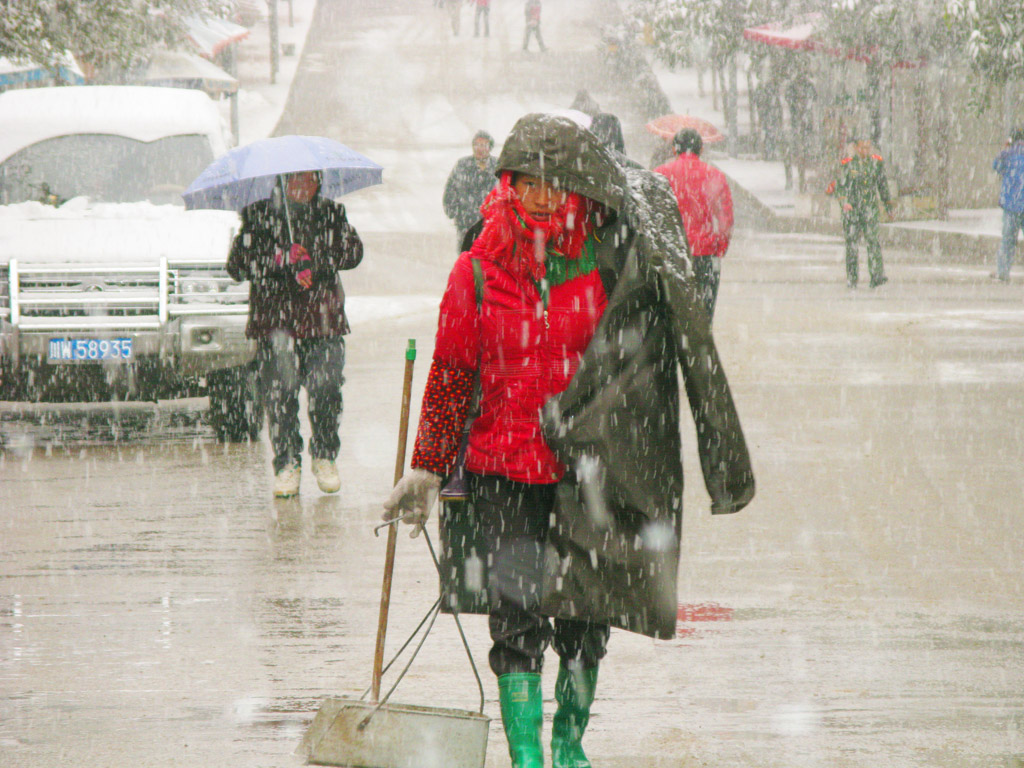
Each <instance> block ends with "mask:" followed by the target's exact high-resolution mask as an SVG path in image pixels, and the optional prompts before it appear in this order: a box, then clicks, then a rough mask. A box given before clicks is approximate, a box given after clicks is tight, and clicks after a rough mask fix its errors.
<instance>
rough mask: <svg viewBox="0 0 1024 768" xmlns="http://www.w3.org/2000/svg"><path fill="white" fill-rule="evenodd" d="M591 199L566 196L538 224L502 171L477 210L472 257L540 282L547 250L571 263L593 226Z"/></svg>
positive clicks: (509, 173) (508, 172)
mask: <svg viewBox="0 0 1024 768" xmlns="http://www.w3.org/2000/svg"><path fill="white" fill-rule="evenodd" d="M594 207H595V203H593V202H592V201H591V200H590V199H589V198H586V197H584V196H583V195H580V194H578V193H576V192H568V193H567V194H566V200H565V202H564V203H563V204H562V205H561V206H560V207H559V208H558V210H556V211H555V212H554V213H553V214H551V218H550V219H549V220H548V221H537V220H536V219H534V218H533V217H531V216H530V215H529V214H528V213H527V212H526V209H525V208H524V207H523V203H522V201H521V200H520V199H519V195H518V194H517V193H516V190H515V188H514V187H513V186H512V172H511V171H503V172H502V174H501V179H500V180H499V182H498V184H497V186H495V187H494V189H493V190H491V192H490V194H488V195H487V198H486V199H485V200H484V204H483V205H482V206H480V213H481V214H483V217H484V229H483V231H482V232H481V233H480V236H479V237H478V238H477V239H476V240H475V241H474V243H473V247H472V249H471V253H472V254H473V256H474V257H481V256H482V257H486V258H488V259H490V260H491V261H493V262H495V263H496V264H499V265H500V266H502V267H504V268H505V269H507V270H509V271H510V272H512V273H513V274H515V275H519V276H523V277H529V278H531V279H533V280H540V279H542V278H543V277H544V273H545V269H546V268H545V265H544V261H545V259H546V257H547V251H548V249H553V250H554V251H555V252H557V253H560V254H562V255H563V256H565V257H567V258H570V259H575V258H577V257H578V256H579V255H580V251H581V249H582V248H583V243H584V242H585V241H586V239H587V236H588V235H589V234H590V231H591V229H592V228H593V223H592V221H591V218H592V217H591V213H592V211H593V209H594Z"/></svg>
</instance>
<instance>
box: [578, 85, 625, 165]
mask: <svg viewBox="0 0 1024 768" xmlns="http://www.w3.org/2000/svg"><path fill="white" fill-rule="evenodd" d="M569 108H570V109H575V110H578V111H580V112H582V113H583V114H585V115H589V116H590V118H591V121H592V122H591V124H590V132H591V133H592V134H594V135H595V136H597V138H598V139H600V140H601V143H602V144H604V145H605V146H606V147H608V149H614V150H615V151H616V152H620V153H622V154H626V142H625V140H624V139H623V138H622V123H621V122H619V118H617V117H616V116H615V115H613V114H612V113H611V112H602V111H601V107H600V106H599V105H598V103H597V102H596V101H595V100H594V97H593V96H591V95H590V93H588V92H587V89H586V88H580V89H579V90H578V91H577V92H576V98H575V99H573V102H572V104H571V105H569Z"/></svg>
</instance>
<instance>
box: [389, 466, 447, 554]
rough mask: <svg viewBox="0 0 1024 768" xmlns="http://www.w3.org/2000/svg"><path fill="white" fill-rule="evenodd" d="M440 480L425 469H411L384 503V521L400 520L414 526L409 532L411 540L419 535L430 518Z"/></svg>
mask: <svg viewBox="0 0 1024 768" xmlns="http://www.w3.org/2000/svg"><path fill="white" fill-rule="evenodd" d="M440 488H441V478H440V477H439V476H438V475H435V474H434V473H433V472H428V471H427V470H425V469H411V470H409V472H408V473H406V474H405V475H403V476H402V479H401V480H399V481H398V484H397V485H395V487H394V489H393V490H392V491H391V495H390V496H388V500H387V501H385V502H384V510H385V512H384V519H385V520H394V519H395V518H399V517H400V518H402V520H403V522H406V523H409V524H410V525H412V526H414V527H413V529H412V530H411V531H410V532H409V535H410V536H411V537H412V538H416V537H417V536H419V535H420V531H422V530H423V526H424V525H425V524H426V522H427V519H428V518H429V517H430V510H431V508H432V507H433V506H434V502H435V501H437V493H438V491H439V490H440Z"/></svg>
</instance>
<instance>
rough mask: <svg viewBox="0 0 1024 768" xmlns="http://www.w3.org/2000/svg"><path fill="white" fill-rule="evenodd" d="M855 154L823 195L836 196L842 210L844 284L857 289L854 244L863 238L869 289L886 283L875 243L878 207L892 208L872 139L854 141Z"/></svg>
mask: <svg viewBox="0 0 1024 768" xmlns="http://www.w3.org/2000/svg"><path fill="white" fill-rule="evenodd" d="M853 145H854V152H853V154H852V155H850V156H849V157H844V158H843V159H842V160H841V161H840V163H839V178H838V179H837V180H836V181H834V182H832V183H831V184H829V187H828V189H827V190H826V194H835V196H836V199H837V200H839V205H840V207H841V208H842V217H843V238H844V239H845V240H846V285H847V286H848V287H850V288H856V287H857V276H858V259H859V257H858V255H857V242H858V241H859V240H860V239H861V237H863V238H864V242H865V243H866V244H867V250H868V272H869V273H870V275H871V287H872V288H877V287H878V286H880V285H882V284H883V283H887V282H889V278H887V277H886V276H885V269H884V267H883V265H882V246H881V244H880V243H879V241H878V216H879V211H878V205H879V201H881V202H882V203H884V204H885V208H886V210H887V211H889V210H891V209H892V200H891V199H890V198H889V182H888V181H887V180H886V178H885V162H884V161H883V160H882V156H881V155H876V154H872V152H871V149H872V147H871V139H862V138H857V139H854V142H853Z"/></svg>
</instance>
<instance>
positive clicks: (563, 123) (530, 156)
mask: <svg viewBox="0 0 1024 768" xmlns="http://www.w3.org/2000/svg"><path fill="white" fill-rule="evenodd" d="M502 171H515V172H517V173H526V174H529V175H531V176H538V177H540V178H542V179H546V180H550V181H551V183H552V184H555V185H556V186H557V187H559V188H561V189H567V190H569V191H570V192H578V193H579V194H581V195H583V196H584V197H588V198H590V199H591V200H594V201H596V202H598V203H601V204H602V205H604V206H606V207H608V208H612V209H614V210H616V211H619V210H621V209H622V206H623V203H624V200H625V198H626V194H627V192H626V190H627V183H626V175H625V171H623V169H622V167H621V166H620V165H619V164H618V163H617V162H616V160H615V158H614V157H613V156H612V154H611V152H609V151H608V149H606V148H605V147H604V145H602V144H601V141H600V140H599V139H598V138H597V137H596V136H595V135H594V134H593V133H591V132H590V131H588V130H587V129H586V128H583V127H582V126H580V125H579V124H577V123H576V122H574V121H573V120H570V119H569V118H567V117H563V116H561V115H547V114H540V113H533V114H529V115H524V116H523V117H521V118H519V120H518V121H517V122H516V124H515V125H514V126H513V127H512V132H511V133H509V135H508V138H507V139H506V140H505V144H504V146H503V147H502V150H501V155H500V156H499V157H498V175H500V174H501V172H502Z"/></svg>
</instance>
